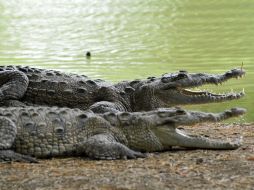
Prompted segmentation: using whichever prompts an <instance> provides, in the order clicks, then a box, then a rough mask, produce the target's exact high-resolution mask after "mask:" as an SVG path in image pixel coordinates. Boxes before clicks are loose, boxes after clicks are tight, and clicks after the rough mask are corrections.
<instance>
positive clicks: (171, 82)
mask: <svg viewBox="0 0 254 190" xmlns="http://www.w3.org/2000/svg"><path fill="white" fill-rule="evenodd" d="M244 74H245V71H244V70H242V69H232V70H230V71H228V72H226V73H224V74H205V73H193V74H191V73H188V72H187V71H179V72H178V73H170V74H164V75H163V76H162V77H160V78H155V77H150V78H148V79H147V80H146V81H140V82H139V83H137V84H135V85H133V86H134V88H135V95H134V101H135V104H134V105H137V107H135V110H137V111H138V110H151V109H154V108H159V107H171V106H177V105H185V104H201V103H211V102H222V101H227V100H233V99H238V98H241V97H242V96H244V91H242V92H238V93H235V92H229V93H223V94H215V93H211V92H208V91H194V90H191V89H192V88H196V87H200V86H203V85H206V84H215V85H218V84H221V83H223V82H225V81H227V80H229V79H231V78H239V77H242V76H243V75H244Z"/></svg>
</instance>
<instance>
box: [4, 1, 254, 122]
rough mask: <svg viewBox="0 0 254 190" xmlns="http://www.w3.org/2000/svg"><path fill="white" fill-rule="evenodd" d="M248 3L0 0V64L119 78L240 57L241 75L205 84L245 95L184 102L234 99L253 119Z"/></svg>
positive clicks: (252, 19)
mask: <svg viewBox="0 0 254 190" xmlns="http://www.w3.org/2000/svg"><path fill="white" fill-rule="evenodd" d="M253 10H254V1H251V0H230V1H229V0H209V1H208V0H170V1H166V0H164V1H162V0H161V1H158V0H146V1H144V0H135V1H134V0H103V1H101V0H72V1H70V0H54V1H53V0H19V1H15V0H8V1H6V0H0V64H1V65H10V64H14V65H30V66H36V67H41V68H53V69H58V70H62V71H65V72H76V73H82V74H86V75H88V76H90V77H92V78H103V79H107V80H110V81H120V80H125V79H135V78H145V77H147V76H154V75H155V76H159V75H161V74H162V73H165V72H175V71H178V70H183V69H184V70H188V71H190V72H208V73H223V72H224V71H227V70H230V69H231V68H234V67H240V66H241V63H242V62H243V63H244V68H245V70H246V71H247V75H246V77H245V78H243V79H242V80H232V81H230V82H227V83H226V84H224V85H223V86H221V87H219V90H216V89H217V88H218V87H216V88H215V87H213V86H208V87H206V88H209V89H210V88H211V89H213V90H214V91H218V92H224V91H230V90H231V88H233V89H234V90H242V88H245V92H246V97H245V98H243V99H241V100H236V101H232V102H226V103H220V104H210V105H202V106H200V105H199V106H192V107H191V109H200V110H204V111H221V110H223V109H226V108H230V107H234V106H241V107H245V108H247V109H248V114H247V115H246V116H245V117H244V118H241V120H242V121H247V122H249V121H254V64H253V62H254V11H253ZM86 51H91V53H92V58H91V59H89V60H88V59H86V57H85V52H86ZM188 108H189V107H188Z"/></svg>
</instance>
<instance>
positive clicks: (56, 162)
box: [0, 123, 254, 190]
mask: <svg viewBox="0 0 254 190" xmlns="http://www.w3.org/2000/svg"><path fill="white" fill-rule="evenodd" d="M184 128H185V129H186V131H188V132H192V133H195V134H203V135H207V136H210V137H216V138H222V139H227V138H230V139H236V138H237V137H240V136H243V140H244V142H243V146H242V147H241V148H239V149H237V150H230V151H214V150H173V151H169V152H164V153H151V154H148V157H147V158H144V159H137V160H115V161H94V160H88V159H84V158H64V159H52V160H40V163H39V164H24V163H11V164H7V163H1V164H0V176H1V177H0V189H1V190H5V189H8V190H11V189H26V190H30V189H31V190H40V189H65V190H68V189H102V190H110V189H113V190H127V189H139V190H142V189H151V190H155V189H156V190H158V189H245V190H246V189H254V123H252V124H242V125H239V124H202V125H196V126H192V127H184Z"/></svg>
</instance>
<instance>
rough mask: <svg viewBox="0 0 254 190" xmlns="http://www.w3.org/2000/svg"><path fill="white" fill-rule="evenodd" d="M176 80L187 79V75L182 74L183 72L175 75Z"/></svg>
mask: <svg viewBox="0 0 254 190" xmlns="http://www.w3.org/2000/svg"><path fill="white" fill-rule="evenodd" d="M177 78H178V79H183V78H187V74H186V73H183V72H180V73H179V74H178V75H177Z"/></svg>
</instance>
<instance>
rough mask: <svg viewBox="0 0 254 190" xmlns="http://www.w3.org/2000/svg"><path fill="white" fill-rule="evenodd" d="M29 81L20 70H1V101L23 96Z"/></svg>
mask: <svg viewBox="0 0 254 190" xmlns="http://www.w3.org/2000/svg"><path fill="white" fill-rule="evenodd" d="M28 82H29V81H28V78H27V76H26V75H25V74H24V73H22V72H20V71H16V70H8V71H0V101H4V100H10V99H12V100H18V99H20V98H22V97H23V96H24V94H25V92H26V90H27V87H28Z"/></svg>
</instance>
